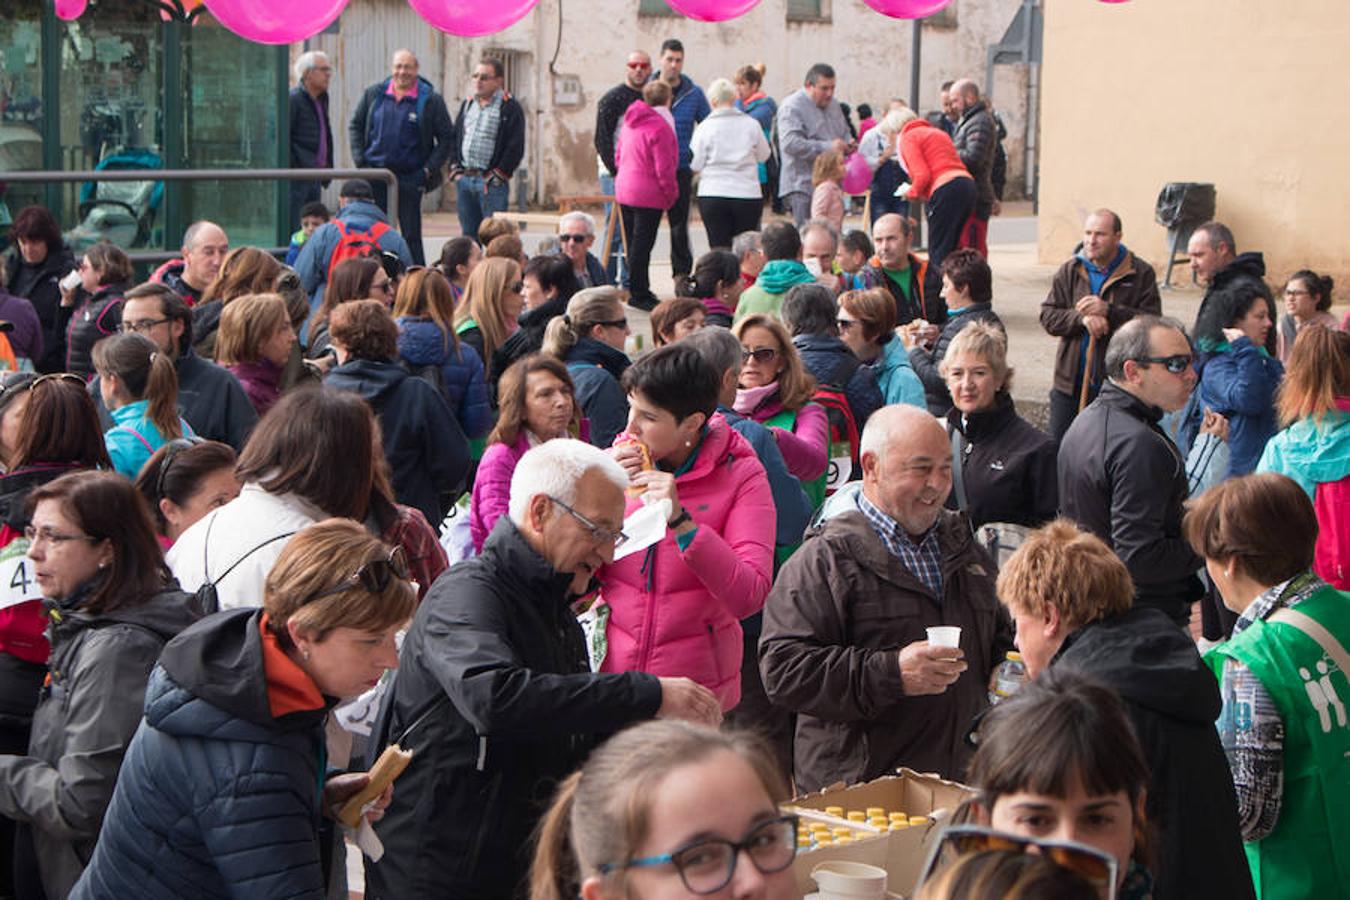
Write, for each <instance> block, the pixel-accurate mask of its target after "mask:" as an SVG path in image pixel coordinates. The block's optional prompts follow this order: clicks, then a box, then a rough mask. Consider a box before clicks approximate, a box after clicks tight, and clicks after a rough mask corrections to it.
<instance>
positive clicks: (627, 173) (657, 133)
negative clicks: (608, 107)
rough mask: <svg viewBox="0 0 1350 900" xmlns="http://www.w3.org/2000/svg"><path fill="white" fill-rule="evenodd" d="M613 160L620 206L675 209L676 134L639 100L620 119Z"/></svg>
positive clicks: (678, 148)
mask: <svg viewBox="0 0 1350 900" xmlns="http://www.w3.org/2000/svg"><path fill="white" fill-rule="evenodd" d="M614 160H615V162H616V163H617V164H618V166H619V173H618V174H617V175H616V176H615V177H614V196H615V197H616V198H617V199H618V201H619V203H621V204H623V205H624V206H640V207H643V208H645V209H670V208H671V207H672V206H674V205H675V200H676V199H677V198H678V197H679V195H680V186H679V184H677V183H676V181H675V170H676V168H677V167H678V166H679V162H680V147H679V144H677V143H676V141H675V130H674V129H672V128H671V127H670V123H669V122H667V121H666V120H665V119H663V118H662V117H661V115H660V114H659V113H657V111H656V110H655V109H653V108H652V107H650V106H648V105H647V104H646V103H643V102H642V101H641V100H639V101H637V102H635V103H634V104H633V105H632V106H630V107H628V112H626V113H624V115H623V130H622V131H620V132H619V144H618V146H617V147H615V149H614Z"/></svg>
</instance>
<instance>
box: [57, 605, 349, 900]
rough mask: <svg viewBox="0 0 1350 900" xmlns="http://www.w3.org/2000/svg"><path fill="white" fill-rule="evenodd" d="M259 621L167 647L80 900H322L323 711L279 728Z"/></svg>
mask: <svg viewBox="0 0 1350 900" xmlns="http://www.w3.org/2000/svg"><path fill="white" fill-rule="evenodd" d="M261 616H262V611H261V610H258V609H236V610H229V611H227V612H223V613H220V614H219V615H215V616H211V617H210V618H209V619H206V620H205V621H203V622H200V623H198V624H197V625H195V626H193V627H191V628H189V629H187V630H186V631H184V632H183V633H182V634H181V635H179V636H178V637H177V638H176V639H174V640H173V641H172V642H171V643H170V644H169V645H168V646H167V647H165V648H164V653H163V656H162V658H161V659H160V663H159V665H158V666H156V667H155V670H154V672H153V674H152V675H151V676H150V684H149V686H148V687H147V688H146V690H145V692H144V700H143V703H142V700H141V698H140V697H137V698H136V699H137V714H138V715H139V712H140V709H141V708H142V706H143V707H144V710H145V720H144V724H143V725H142V726H141V728H140V730H139V731H138V732H137V733H136V737H135V738H134V739H133V740H132V742H131V746H130V747H129V748H128V749H127V755H126V761H125V762H124V763H123V765H122V774H121V777H120V778H118V781H117V790H116V792H115V793H114V794H113V798H112V805H111V806H109V808H108V815H107V818H106V820H105V821H104V825H103V833H102V835H101V836H100V838H99V842H98V848H97V849H96V850H95V851H94V856H93V859H92V860H90V863H89V868H88V870H87V871H86V873H85V876H84V878H83V879H82V880H81V882H80V884H79V886H78V887H77V888H76V889H75V892H74V893H73V894H72V895H71V897H72V900H96V898H97V900H119V898H123V897H138V898H142V900H173V898H179V897H193V898H197V900H216V898H220V900H224V898H227V897H239V896H242V895H243V894H248V895H249V896H253V897H258V898H260V900H261V898H263V897H294V898H304V900H322V898H323V897H324V878H323V871H324V869H323V864H322V859H323V851H322V847H323V843H322V841H321V838H320V836H319V835H320V821H321V820H320V812H319V790H318V789H319V785H320V784H321V783H322V780H323V777H324V774H325V773H324V770H323V742H324V736H323V721H324V715H325V714H326V712H327V708H328V706H329V705H330V704H329V703H328V702H325V703H324V705H323V706H322V707H319V708H316V709H301V710H298V711H296V712H291V713H288V714H286V715H283V716H280V717H274V716H273V715H272V710H271V706H270V703H269V697H268V687H267V678H266V675H265V670H264V667H263V649H262V648H263V642H262V636H261V630H260V628H259V619H260V618H261Z"/></svg>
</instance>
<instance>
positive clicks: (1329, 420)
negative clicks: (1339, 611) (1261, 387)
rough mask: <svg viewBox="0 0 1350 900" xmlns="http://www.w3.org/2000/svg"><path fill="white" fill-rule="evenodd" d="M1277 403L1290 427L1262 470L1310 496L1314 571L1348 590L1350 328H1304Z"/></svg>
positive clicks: (1270, 445) (1274, 442) (1272, 445)
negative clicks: (1282, 477)
mask: <svg viewBox="0 0 1350 900" xmlns="http://www.w3.org/2000/svg"><path fill="white" fill-rule="evenodd" d="M1277 408H1278V411H1279V415H1280V422H1281V423H1282V424H1283V425H1284V426H1285V428H1284V430H1283V431H1281V432H1279V433H1278V434H1276V435H1275V436H1274V437H1272V438H1271V439H1270V441H1269V442H1267V443H1266V449H1265V451H1264V452H1263V453H1262V454H1261V461H1260V462H1259V463H1257V466H1256V469H1257V471H1258V472H1278V473H1280V474H1281V475H1287V476H1289V477H1290V478H1292V479H1294V481H1296V482H1297V483H1298V486H1299V487H1301V488H1303V490H1304V491H1305V492H1306V493H1307V494H1308V496H1309V497H1310V498H1311V499H1312V501H1313V508H1314V509H1315V510H1316V514H1317V521H1318V523H1319V525H1320V526H1321V527H1320V529H1319V532H1318V535H1317V549H1316V561H1315V562H1314V563H1313V569H1314V570H1315V571H1316V572H1317V574H1318V575H1320V576H1321V577H1322V578H1325V579H1326V580H1327V581H1328V582H1330V583H1331V584H1333V585H1335V586H1336V587H1337V588H1338V589H1340V590H1342V591H1350V528H1347V527H1346V525H1345V523H1346V521H1347V518H1346V517H1347V513H1346V510H1347V509H1350V334H1348V333H1346V332H1344V331H1333V330H1331V329H1330V328H1306V329H1304V330H1303V331H1300V332H1299V333H1298V337H1297V338H1296V339H1295V340H1294V348H1293V350H1292V351H1290V353H1289V368H1288V369H1287V370H1286V372H1285V378H1284V383H1283V384H1282V385H1280V393H1279V399H1278V401H1277Z"/></svg>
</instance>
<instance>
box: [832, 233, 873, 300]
mask: <svg viewBox="0 0 1350 900" xmlns="http://www.w3.org/2000/svg"><path fill="white" fill-rule="evenodd" d="M872 252H873V248H872V239H871V238H869V237H868V236H867V232H865V231H863V230H862V229H861V228H854V229H851V230H849V231H846V232H844V233H843V234H841V235H840V236H839V251H838V252H837V253H836V254H835V257H834V263H835V268H837V269H838V270H839V280H840V281H841V282H843V286H844V290H846V291H861V290H864V289H865V288H866V287H867V286H866V285H865V284H863V279H862V270H863V267H864V266H866V265H867V261H868V260H869V259H871V258H872Z"/></svg>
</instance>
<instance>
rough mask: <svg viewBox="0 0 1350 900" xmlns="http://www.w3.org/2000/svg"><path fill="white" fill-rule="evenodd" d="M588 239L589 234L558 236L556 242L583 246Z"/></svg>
mask: <svg viewBox="0 0 1350 900" xmlns="http://www.w3.org/2000/svg"><path fill="white" fill-rule="evenodd" d="M588 237H590V235H589V234H560V235H558V241H559V242H560V243H563V244H567V243H573V244H584V243H586V238H588Z"/></svg>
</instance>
